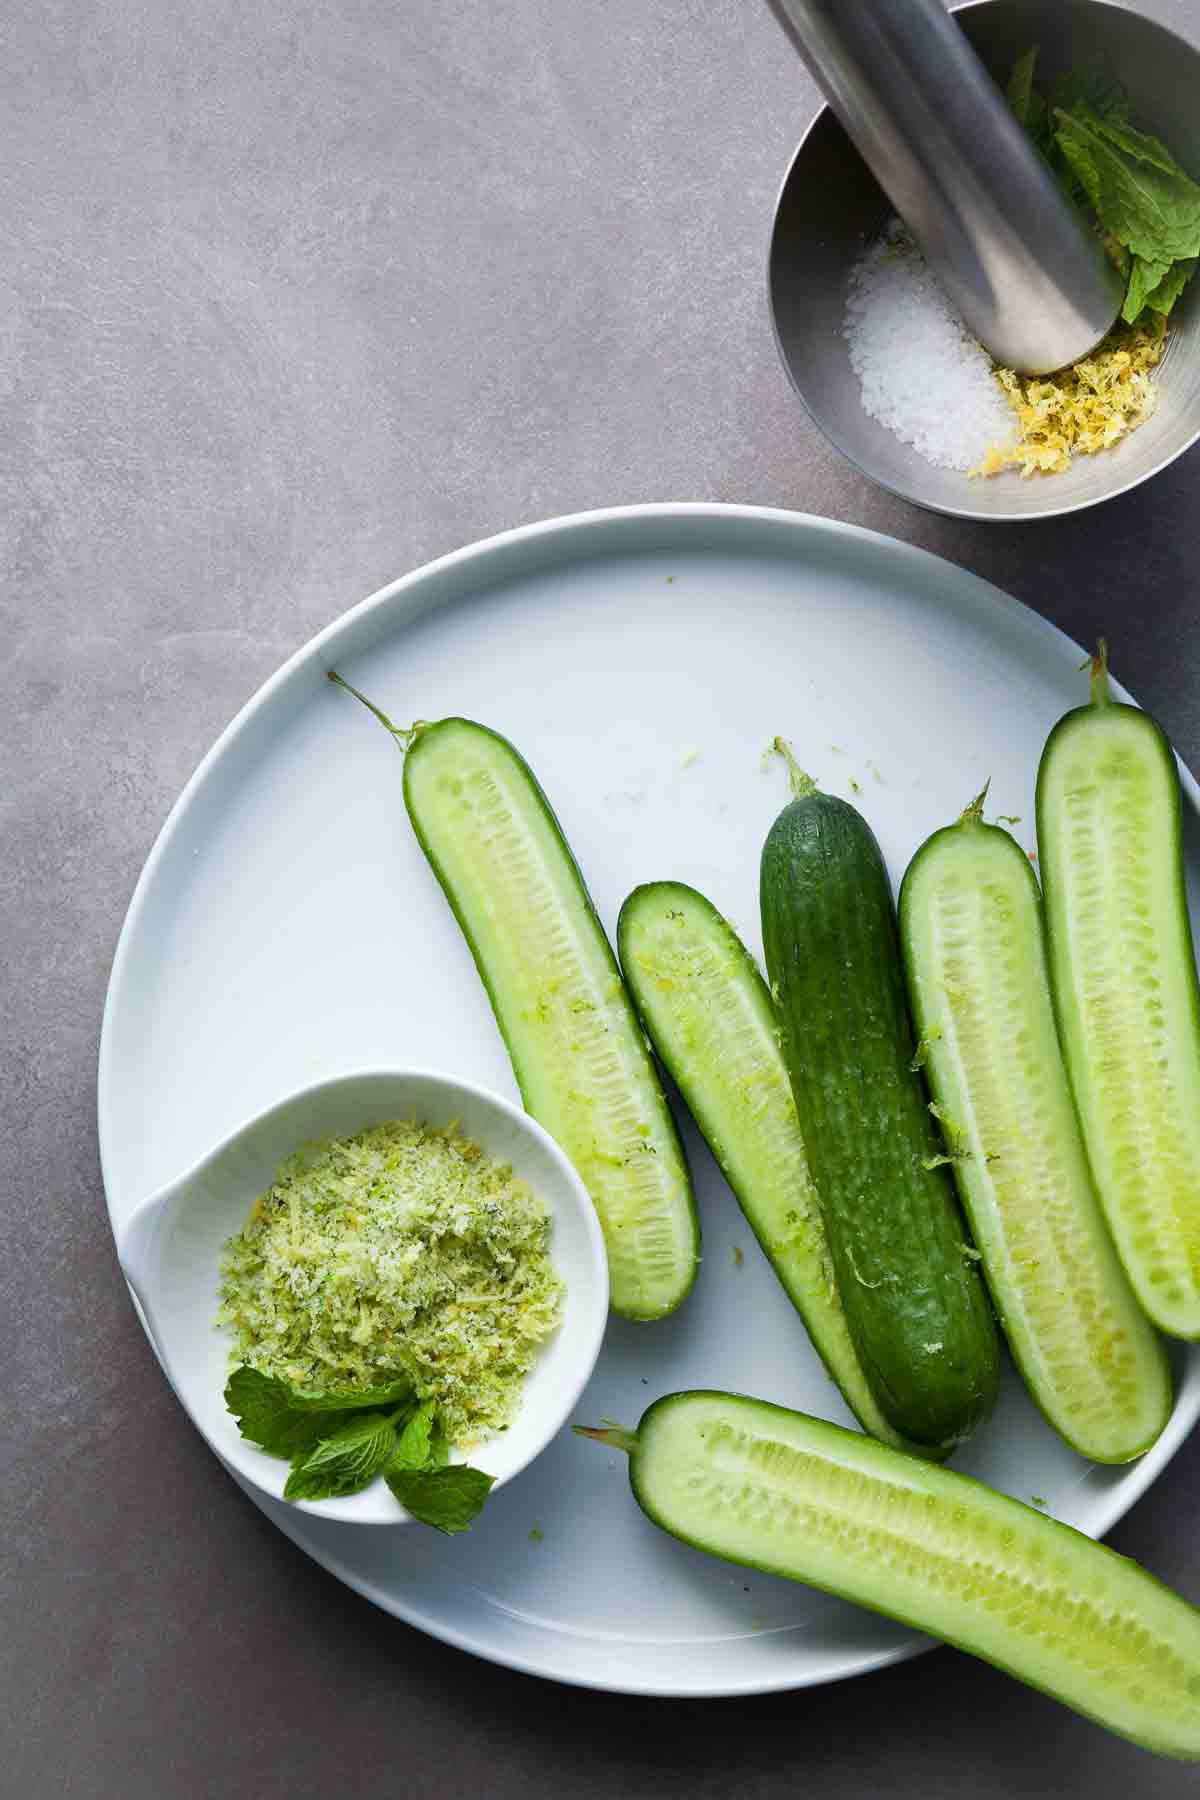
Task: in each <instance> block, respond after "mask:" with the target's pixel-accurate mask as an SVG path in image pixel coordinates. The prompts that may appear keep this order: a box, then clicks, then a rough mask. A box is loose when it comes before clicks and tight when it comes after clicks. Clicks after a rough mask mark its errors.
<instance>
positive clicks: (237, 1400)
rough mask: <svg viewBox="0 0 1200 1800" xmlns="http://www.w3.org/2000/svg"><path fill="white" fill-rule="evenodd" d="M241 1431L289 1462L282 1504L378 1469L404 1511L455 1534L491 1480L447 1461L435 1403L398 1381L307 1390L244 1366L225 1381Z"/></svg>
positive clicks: (348, 1485) (364, 1481) (354, 1485)
mask: <svg viewBox="0 0 1200 1800" xmlns="http://www.w3.org/2000/svg"><path fill="white" fill-rule="evenodd" d="M225 1404H226V1406H227V1407H228V1408H229V1410H230V1412H231V1413H233V1415H234V1417H235V1418H236V1419H237V1422H238V1426H239V1429H240V1430H241V1433H242V1436H243V1437H244V1438H248V1439H249V1440H250V1442H251V1443H253V1444H257V1445H258V1446H259V1448H260V1449H262V1450H265V1451H267V1453H268V1454H269V1455H271V1456H282V1457H285V1458H287V1459H288V1461H290V1462H291V1465H292V1467H291V1472H290V1473H289V1475H288V1478H287V1485H286V1486H285V1487H284V1490H283V1497H284V1499H285V1500H335V1499H338V1498H340V1497H341V1496H343V1495H345V1494H357V1493H359V1492H360V1491H361V1489H363V1488H365V1487H367V1486H369V1485H370V1483H371V1482H372V1481H374V1480H375V1479H376V1477H377V1476H378V1475H381V1474H382V1475H384V1476H385V1477H386V1480H387V1484H388V1486H389V1487H390V1488H391V1490H392V1492H393V1494H395V1496H396V1498H397V1500H399V1502H400V1504H401V1506H403V1507H404V1509H405V1511H406V1512H409V1513H411V1514H412V1516H413V1518H414V1519H419V1520H420V1521H421V1522H422V1524H425V1525H433V1526H435V1527H436V1528H437V1530H439V1531H444V1532H447V1533H448V1534H450V1535H453V1534H454V1533H456V1532H459V1531H466V1530H467V1529H468V1527H469V1526H470V1524H471V1522H472V1520H473V1519H475V1518H476V1517H477V1515H478V1513H479V1511H480V1508H481V1507H482V1506H483V1503H484V1501H485V1500H486V1499H487V1496H488V1492H489V1490H490V1489H491V1486H492V1483H493V1481H494V1480H495V1477H494V1476H492V1475H485V1474H484V1473H483V1471H482V1470H481V1469H473V1468H471V1467H470V1465H469V1464H467V1463H457V1464H454V1465H453V1466H451V1464H450V1443H449V1440H448V1438H447V1437H446V1434H445V1432H444V1431H443V1430H442V1428H441V1425H440V1424H439V1423H438V1417H437V1408H436V1406H435V1404H434V1402H433V1401H432V1400H425V1401H422V1402H420V1403H419V1404H417V1403H414V1402H413V1390H412V1383H411V1382H409V1381H407V1380H405V1379H404V1378H402V1377H397V1379H395V1380H394V1381H391V1382H388V1383H385V1384H383V1385H381V1386H379V1387H376V1388H371V1389H370V1390H369V1391H363V1392H357V1393H352V1392H347V1391H345V1390H341V1391H333V1392H330V1393H327V1394H311V1393H305V1392H303V1391H302V1390H300V1389H298V1388H293V1387H291V1386H289V1384H288V1383H287V1382H286V1381H281V1380H280V1379H279V1377H278V1376H275V1375H263V1374H262V1373H261V1372H260V1371H259V1370H258V1369H252V1368H249V1367H248V1366H245V1365H243V1366H242V1367H241V1368H238V1369H235V1370H234V1371H233V1374H232V1375H231V1376H230V1377H229V1380H228V1381H227V1382H226V1384H225Z"/></svg>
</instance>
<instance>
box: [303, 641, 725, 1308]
mask: <svg viewBox="0 0 1200 1800" xmlns="http://www.w3.org/2000/svg"><path fill="white" fill-rule="evenodd" d="M334 679H335V680H338V681H339V682H340V684H341V685H342V686H347V687H348V686H349V684H348V683H345V682H341V678H340V677H336V676H335V677H334ZM350 691H351V692H352V693H355V695H356V697H357V698H358V699H360V700H362V701H363V703H364V705H366V706H368V707H369V708H370V710H371V711H372V712H374V713H375V715H376V717H377V718H379V719H380V720H381V722H382V723H383V724H384V725H385V726H386V727H387V728H388V730H389V731H391V732H392V734H393V736H394V737H395V738H396V739H397V741H399V742H400V743H401V744H402V746H403V747H404V748H405V750H406V755H405V760H404V799H405V804H406V805H407V808H408V813H409V817H410V819H411V821H412V825H413V829H414V830H415V832H416V834H417V838H418V839H419V841H420V844H421V847H422V849H423V850H424V852H425V854H426V856H427V857H428V858H429V861H430V864H431V865H432V867H433V871H434V873H435V874H436V876H437V878H438V880H439V882H440V883H441V885H442V888H443V890H444V891H445V894H446V897H447V899H448V900H449V902H450V905H451V907H452V908H453V910H454V913H455V916H456V917H457V919H458V922H459V924H460V926H461V927H462V930H463V934H464V936H465V937H466V940H467V943H468V946H469V947H470V950H471V954H472V956H473V957H474V959H475V964H476V967H477V968H478V970H479V974H480V976H481V978H482V980H483V983H484V986H485V988H486V989H487V992H488V996H489V998H490V1000H491V1003H492V1009H493V1011H494V1013H495V1015H496V1021H497V1024H498V1025H499V1027H500V1031H501V1034H502V1036H503V1038H504V1041H505V1044H506V1045H507V1047H508V1052H509V1056H510V1057H511V1059H512V1066H513V1072H514V1074H515V1075H516V1078H517V1085H518V1086H519V1088H520V1090H521V1098H522V1100H523V1101H524V1104H525V1107H526V1110H527V1111H528V1112H529V1113H531V1114H532V1115H533V1117H534V1118H535V1119H537V1121H538V1122H539V1124H541V1125H544V1126H545V1128H546V1130H547V1131H548V1132H549V1133H550V1135H551V1137H553V1138H555V1139H556V1140H557V1142H558V1143H559V1144H560V1145H561V1147H562V1148H563V1149H564V1150H565V1151H566V1153H567V1155H568V1156H569V1157H570V1159H571V1161H572V1162H573V1163H574V1165H575V1167H576V1169H577V1170H578V1172H579V1175H580V1177H581V1179H582V1180H583V1182H584V1184H585V1186H586V1187H587V1189H588V1192H589V1193H590V1195H591V1197H592V1201H593V1203H594V1205H595V1207H596V1211H597V1214H598V1215H599V1218H600V1223H601V1226H602V1228H603V1231H604V1239H605V1245H606V1248H607V1252H608V1267H609V1284H610V1298H611V1304H612V1308H613V1310H614V1311H615V1312H618V1313H622V1314H624V1315H625V1316H626V1317H628V1318H632V1319H656V1318H660V1317H661V1316H662V1315H663V1314H665V1313H669V1312H671V1311H672V1310H673V1309H674V1308H675V1307H676V1306H678V1305H679V1303H680V1301H681V1300H682V1299H683V1298H684V1296H685V1295H686V1294H687V1293H688V1291H689V1289H690V1288H691V1286H692V1284H693V1282H694V1280H695V1277H696V1269H697V1266H698V1263H699V1256H700V1233H699V1224H698V1221H697V1217H696V1207H695V1202H694V1200H693V1197H692V1189H691V1182H690V1179H689V1176H688V1170H687V1163H686V1161H685V1160H684V1155H683V1147H682V1145H681V1144H680V1141H679V1133H678V1132H677V1131H676V1129H675V1122H674V1120H673V1118H672V1117H671V1112H670V1109H669V1107H668V1106H667V1102H666V1099H665V1097H664V1095H663V1091H662V1086H661V1084H660V1082H659V1079H658V1075H657V1073H656V1071H655V1068H654V1063H653V1061H652V1059H651V1056H650V1050H649V1046H648V1044H647V1042H646V1039H645V1035H644V1034H643V1032H642V1029H641V1026H640V1025H639V1023H638V1020H637V1017H636V1014H635V1013H634V1010H633V1006H632V1003H631V1002H630V999H629V995H628V994H627V993H626V991H625V985H624V983H623V981H622V980H621V975H620V971H619V970H618V968H617V963H616V958H615V957H614V955H613V953H612V949H611V947H610V945H609V942H608V939H607V938H606V937H605V935H604V930H603V928H602V926H601V924H600V921H599V919H598V918H597V916H596V910H595V907H594V906H593V905H592V902H591V898H590V896H589V895H588V892H587V888H586V887H585V886H584V882H583V877H582V875H581V874H580V872H579V868H578V866H577V864H576V862H575V859H574V858H573V856H572V855H571V852H570V850H569V849H568V847H567V843H566V839H565V838H564V837H563V834H562V831H561V829H560V828H559V825H558V821H557V820H556V818H555V816H554V813H553V812H552V810H551V808H550V804H549V801H548V800H547V799H546V796H545V794H544V793H543V792H542V790H541V788H540V787H539V786H538V783H537V781H536V779H535V778H534V775H533V772H532V770H531V769H530V768H529V765H528V764H527V763H526V762H525V760H524V758H523V757H522V756H521V755H520V754H519V753H518V752H517V751H516V750H515V749H514V748H513V746H512V745H511V744H510V743H509V742H508V740H507V739H506V738H503V737H501V736H499V734H498V733H496V732H494V731H491V730H489V729H488V727H487V726H485V725H478V724H475V723H474V722H473V721H472V720H469V719H455V718H450V719H442V720H439V721H438V722H437V723H436V724H432V725H426V724H421V725H418V726H414V727H413V728H412V730H411V731H401V730H399V729H398V728H397V727H395V726H393V725H392V724H391V722H390V720H388V719H387V717H386V715H384V714H383V713H381V712H380V711H379V709H378V708H377V707H375V706H374V705H372V703H371V702H370V701H369V700H366V699H365V696H363V695H361V694H358V692H357V690H356V689H351V690H350Z"/></svg>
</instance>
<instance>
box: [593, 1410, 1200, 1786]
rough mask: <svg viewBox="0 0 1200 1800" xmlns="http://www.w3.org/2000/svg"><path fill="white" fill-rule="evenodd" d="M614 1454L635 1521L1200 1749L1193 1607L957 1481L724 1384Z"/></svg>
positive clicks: (610, 1437) (1060, 1529)
mask: <svg viewBox="0 0 1200 1800" xmlns="http://www.w3.org/2000/svg"><path fill="white" fill-rule="evenodd" d="M583 1435H584V1436H587V1437H594V1438H597V1439H599V1441H600V1442H602V1443H605V1444H608V1445H610V1446H612V1447H613V1448H616V1449H620V1450H625V1451H627V1452H628V1454H629V1459H630V1461H629V1479H630V1483H631V1485H632V1487H633V1492H634V1495H635V1497H636V1499H637V1501H638V1504H639V1505H640V1506H641V1508H642V1510H643V1511H644V1512H645V1513H646V1515H647V1516H648V1517H649V1518H650V1519H651V1520H653V1522H654V1523H655V1524H656V1525H659V1526H661V1527H662V1529H663V1530H664V1531H668V1532H670V1533H671V1535H672V1536H673V1537H677V1538H681V1539H682V1540H683V1541H684V1542H685V1543H688V1544H693V1545H695V1546H696V1548H697V1549H699V1550H706V1551H708V1552H709V1553H710V1554H711V1555H713V1556H720V1557H725V1558H726V1559H728V1560H729V1561H731V1562H737V1563H744V1564H746V1565H748V1566H749V1567H752V1568H756V1569H763V1570H765V1571H766V1572H767V1573H769V1574H772V1575H785V1576H789V1577H791V1578H792V1579H793V1580H796V1581H806V1582H809V1583H811V1584H812V1585H813V1586H814V1587H819V1588H824V1589H826V1590H827V1591H828V1592H830V1593H833V1594H840V1595H841V1596H842V1597H843V1598H844V1599H847V1600H853V1601H856V1602H857V1603H858V1604H859V1605H860V1606H866V1607H870V1608H871V1609H872V1611H874V1612H880V1613H885V1614H887V1616H888V1617H889V1618H893V1619H899V1620H901V1621H902V1622H903V1623H904V1624H906V1625H912V1626H914V1627H915V1628H916V1629H917V1630H919V1631H928V1632H932V1633H933V1634H934V1635H935V1636H937V1637H940V1638H944V1639H945V1640H946V1642H947V1643H950V1644H956V1645H957V1646H958V1648H959V1649H961V1650H969V1651H970V1652H971V1653H972V1655H974V1656H979V1657H982V1658H983V1659H984V1660H985V1661H987V1662H990V1663H994V1664H995V1665H996V1666H997V1667H998V1668H1001V1669H1006V1670H1007V1671H1008V1672H1009V1674H1011V1675H1015V1676H1017V1677H1018V1679H1020V1680H1021V1681H1026V1682H1029V1683H1030V1684H1031V1685H1032V1686H1034V1687H1038V1688H1041V1689H1042V1690H1043V1691H1044V1692H1045V1693H1047V1694H1050V1695H1053V1697H1054V1698H1055V1699H1057V1700H1061V1701H1063V1702H1064V1703H1065V1704H1066V1705H1067V1706H1071V1707H1074V1708H1075V1710H1076V1711H1077V1712H1081V1713H1083V1714H1084V1715H1085V1716H1086V1717H1087V1718H1090V1719H1094V1720H1095V1721H1096V1723H1097V1724H1099V1725H1104V1726H1106V1727H1107V1728H1108V1729H1109V1730H1110V1731H1115V1732H1117V1733H1118V1734H1119V1735H1120V1736H1122V1737H1126V1738H1131V1739H1132V1740H1133V1742H1134V1743H1137V1744H1142V1745H1144V1746H1145V1747H1146V1748H1147V1749H1149V1750H1155V1751H1157V1752H1158V1753H1159V1754H1160V1755H1163V1756H1175V1757H1180V1758H1186V1759H1188V1760H1193V1761H1194V1760H1196V1759H1200V1611H1197V1609H1196V1608H1195V1607H1192V1606H1189V1605H1188V1604H1187V1602H1186V1601H1185V1600H1181V1599H1180V1598H1179V1597H1178V1595H1176V1594H1173V1593H1171V1591H1170V1589H1168V1588H1165V1587H1163V1586H1162V1584H1161V1583H1160V1582H1158V1581H1156V1580H1155V1579H1154V1578H1153V1576H1151V1575H1148V1574H1147V1573H1146V1572H1145V1570H1144V1569H1141V1568H1139V1567H1138V1565H1137V1564H1136V1563H1133V1562H1130V1561H1128V1560H1127V1559H1126V1558H1125V1557H1123V1556H1118V1555H1117V1554H1116V1552H1115V1551H1112V1550H1108V1549H1106V1548H1105V1547H1104V1545H1102V1544H1097V1543H1093V1541H1092V1540H1091V1539H1090V1538H1087V1537H1084V1536H1083V1535H1082V1534H1081V1533H1080V1532H1077V1531H1073V1530H1071V1528H1070V1527H1069V1526H1066V1525H1060V1524H1058V1523H1057V1522H1056V1521H1055V1520H1053V1519H1048V1518H1045V1517H1043V1515H1042V1514H1041V1513H1038V1512H1036V1511H1034V1509H1033V1508H1032V1507H1029V1506H1023V1505H1022V1504H1021V1503H1020V1502H1019V1501H1017V1500H1010V1499H1009V1498H1008V1497H1007V1496H1006V1495H1004V1494H999V1493H996V1492H995V1491H994V1490H993V1489H991V1488H988V1487H985V1486H984V1485H983V1483H982V1482H978V1481H973V1480H971V1479H970V1477H969V1476H965V1475H956V1474H953V1473H952V1472H951V1471H950V1470H949V1469H940V1468H937V1467H936V1466H934V1465H932V1464H930V1463H928V1462H926V1461H924V1460H922V1459H921V1458H920V1457H916V1456H909V1455H906V1454H905V1453H904V1452H903V1451H900V1450H892V1449H889V1448H888V1446H887V1445H886V1444H879V1443H876V1442H874V1441H873V1440H872V1439H871V1438H868V1437H863V1436H861V1435H860V1434H859V1433H857V1432H853V1431H844V1430H843V1429H842V1428H841V1427H840V1426H838V1425H830V1424H827V1423H826V1422H825V1421H824V1420H818V1419H810V1418H806V1417H805V1415H804V1414H802V1413H796V1412H789V1411H787V1410H786V1409H785V1408H784V1407H780V1406H770V1405H768V1404H767V1403H766V1402H765V1401H762V1400H751V1399H746V1398H744V1397H742V1396H741V1395H736V1394H721V1393H706V1392H699V1393H683V1394H669V1395H667V1396H666V1397H665V1398H664V1399H662V1400H658V1401H656V1402H655V1403H654V1405H653V1406H651V1407H650V1408H649V1409H648V1410H647V1411H646V1412H645V1413H644V1414H643V1415H642V1420H641V1424H640V1425H639V1426H638V1429H637V1431H636V1433H633V1432H625V1431H621V1430H619V1429H616V1428H610V1429H607V1430H594V1431H593V1430H586V1431H584V1433H583Z"/></svg>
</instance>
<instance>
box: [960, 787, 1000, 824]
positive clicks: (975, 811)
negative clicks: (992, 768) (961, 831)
mask: <svg viewBox="0 0 1200 1800" xmlns="http://www.w3.org/2000/svg"><path fill="white" fill-rule="evenodd" d="M991 785H992V778H991V776H990V775H989V776H988V778H987V780H986V781H985V782H984V784H983V786H982V787H981V788H980V790H979V792H978V793H977V794H976V796H975V798H974V799H973V800H972V802H971V804H970V805H969V806H964V807H963V809H962V812H961V813H960V814H959V816H958V822H959V824H960V825H982V824H983V803H984V801H985V800H986V799H987V797H988V789H989V788H990V787H991Z"/></svg>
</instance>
